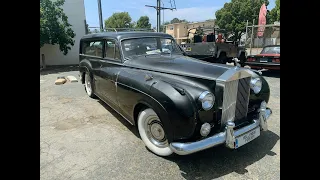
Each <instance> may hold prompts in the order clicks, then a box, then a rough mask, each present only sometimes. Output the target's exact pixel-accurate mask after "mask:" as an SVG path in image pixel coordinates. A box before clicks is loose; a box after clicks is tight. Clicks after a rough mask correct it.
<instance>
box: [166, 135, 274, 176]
mask: <svg viewBox="0 0 320 180" xmlns="http://www.w3.org/2000/svg"><path fill="white" fill-rule="evenodd" d="M279 139H280V137H279V136H278V135H277V134H275V133H273V132H272V131H266V132H261V136H260V137H258V138H257V139H255V140H254V141H252V142H250V143H248V144H246V145H245V146H242V147H240V148H239V149H236V150H230V149H227V148H226V147H225V146H223V145H221V146H217V147H213V148H210V149H207V150H204V151H201V152H197V153H195V154H191V155H186V156H177V155H176V156H173V157H170V158H166V159H167V160H169V161H173V162H175V163H176V164H177V165H178V166H179V168H180V171H181V175H182V176H183V177H184V178H185V179H188V180H189V179H190V180H194V179H214V178H219V177H221V176H224V175H227V174H229V173H232V172H235V173H238V174H245V173H247V172H248V170H247V169H246V167H247V166H249V165H251V164H253V163H255V162H256V161H259V160H260V159H262V158H263V157H265V156H275V155H277V154H276V153H274V152H273V151H272V148H273V147H274V146H275V144H276V143H277V141H278V140H279Z"/></svg>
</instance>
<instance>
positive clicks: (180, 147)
mask: <svg viewBox="0 0 320 180" xmlns="http://www.w3.org/2000/svg"><path fill="white" fill-rule="evenodd" d="M271 114H272V111H271V109H270V108H260V109H259V119H255V120H253V123H251V124H250V125H248V126H245V127H243V128H241V129H238V130H234V127H235V124H234V122H232V121H229V122H228V123H227V124H226V129H225V131H224V132H221V133H218V134H216V135H214V136H211V137H208V138H206V139H203V140H200V141H196V142H189V143H179V142H172V143H170V148H171V149H172V151H173V152H175V153H176V154H178V155H187V154H192V153H195V152H198V151H202V150H205V149H208V148H211V147H214V146H217V145H220V144H225V145H226V146H227V147H228V148H231V149H234V148H235V138H236V137H238V136H241V135H242V134H244V133H246V132H249V131H251V130H253V129H255V128H256V127H258V126H260V129H261V130H262V131H267V130H268V125H267V119H268V118H269V117H270V115H271Z"/></svg>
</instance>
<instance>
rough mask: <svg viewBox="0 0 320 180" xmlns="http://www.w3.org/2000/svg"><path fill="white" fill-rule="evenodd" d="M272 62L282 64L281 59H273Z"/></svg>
mask: <svg viewBox="0 0 320 180" xmlns="http://www.w3.org/2000/svg"><path fill="white" fill-rule="evenodd" d="M272 62H275V63H280V58H273V59H272Z"/></svg>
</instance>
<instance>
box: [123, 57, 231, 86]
mask: <svg viewBox="0 0 320 180" xmlns="http://www.w3.org/2000/svg"><path fill="white" fill-rule="evenodd" d="M124 65H125V66H128V67H134V68H139V69H144V70H149V71H156V72H163V73H168V74H175V75H182V76H189V77H197V78H202V79H208V80H216V79H217V78H218V77H219V76H221V75H222V74H223V73H224V72H226V71H227V70H228V69H231V68H233V66H228V65H223V64H214V63H208V62H205V61H201V60H197V59H194V58H190V57H187V56H182V55H172V56H170V55H148V56H140V57H136V58H132V59H130V60H127V61H125V62H124Z"/></svg>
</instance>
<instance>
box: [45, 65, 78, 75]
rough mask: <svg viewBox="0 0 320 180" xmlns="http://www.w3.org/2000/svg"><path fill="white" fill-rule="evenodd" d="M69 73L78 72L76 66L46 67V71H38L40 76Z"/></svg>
mask: <svg viewBox="0 0 320 180" xmlns="http://www.w3.org/2000/svg"><path fill="white" fill-rule="evenodd" d="M69 71H79V66H78V65H68V66H66V65H61V66H48V67H46V69H42V70H40V75H48V74H57V73H63V72H69Z"/></svg>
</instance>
